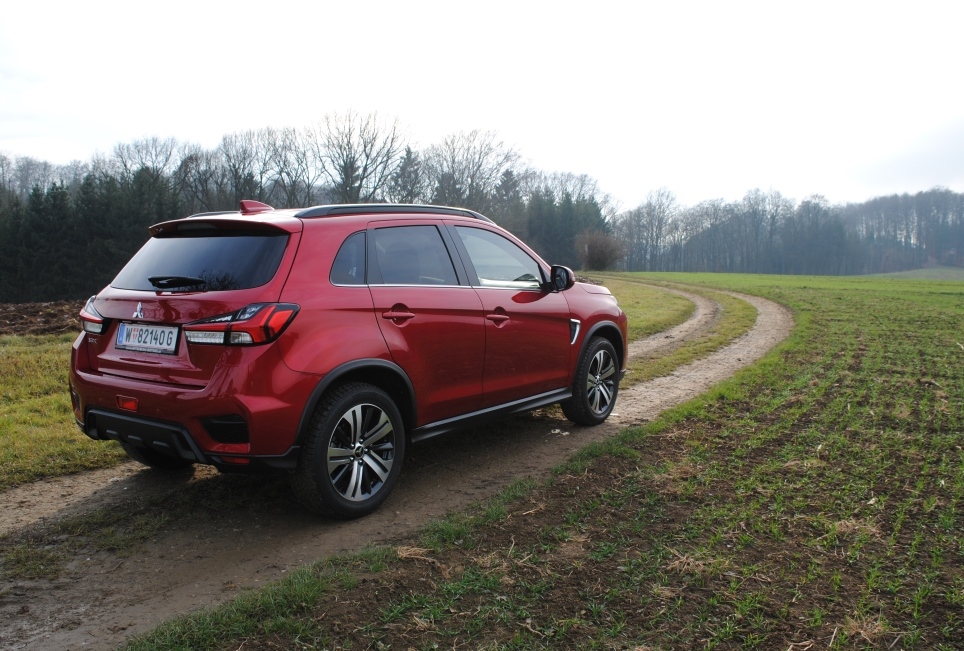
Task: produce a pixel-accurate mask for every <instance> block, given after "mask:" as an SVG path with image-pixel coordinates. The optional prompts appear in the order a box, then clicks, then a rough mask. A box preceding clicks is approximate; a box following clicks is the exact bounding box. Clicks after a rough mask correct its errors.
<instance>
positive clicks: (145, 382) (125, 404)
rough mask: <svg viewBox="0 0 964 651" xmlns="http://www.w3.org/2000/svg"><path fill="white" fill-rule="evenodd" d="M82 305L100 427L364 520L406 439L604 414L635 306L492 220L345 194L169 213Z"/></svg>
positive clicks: (88, 414)
mask: <svg viewBox="0 0 964 651" xmlns="http://www.w3.org/2000/svg"><path fill="white" fill-rule="evenodd" d="M150 233H151V239H150V240H148V241H147V243H146V244H145V245H144V247H143V248H142V249H141V250H140V251H139V252H138V253H137V254H136V255H135V256H134V257H133V258H132V259H131V260H130V262H128V263H127V265H126V266H125V267H124V268H123V269H122V270H121V272H120V273H119V274H118V275H117V277H116V278H115V279H114V280H113V282H111V284H110V285H109V286H108V287H106V288H105V289H104V290H102V291H101V292H100V293H99V294H97V295H96V296H93V297H91V298H90V300H89V301H88V302H87V305H86V307H84V309H83V311H82V312H81V314H80V317H81V324H82V326H83V332H82V333H81V334H80V336H79V337H78V338H77V340H76V341H75V342H74V345H73V353H72V358H71V372H70V393H71V398H72V402H73V410H74V415H75V417H76V419H77V422H78V424H79V425H80V427H81V429H83V431H84V432H85V433H86V434H87V435H88V436H89V437H91V438H93V439H99V440H105V439H112V440H116V441H118V442H119V443H120V444H121V446H123V448H124V450H126V451H127V454H128V455H129V456H130V457H131V458H132V459H135V460H137V461H139V462H141V463H144V464H146V465H148V466H151V467H154V468H159V469H176V468H181V467H184V466H187V465H190V464H193V463H205V464H211V465H213V466H215V467H217V468H218V469H219V470H221V471H270V470H281V471H287V472H289V473H290V474H291V476H292V486H293V488H294V492H295V494H296V495H297V497H298V499H299V500H300V501H301V502H302V503H304V504H305V506H307V507H308V508H310V509H312V510H314V511H318V512H320V513H324V514H327V515H330V516H334V517H340V518H352V517H357V516H361V515H365V514H367V513H370V512H371V511H373V510H374V509H376V508H377V507H378V506H379V504H381V503H382V502H383V501H384V500H385V498H386V497H387V495H388V493H389V492H390V491H391V490H392V488H393V486H394V485H395V483H396V482H397V481H398V476H399V473H400V471H401V466H402V462H403V460H404V458H405V447H406V445H407V444H408V443H409V442H413V441H420V440H423V439H426V438H429V437H431V436H435V435H438V434H442V433H444V432H449V431H451V430H454V429H456V428H460V427H464V426H466V425H468V424H475V423H478V422H479V421H480V420H484V419H488V418H492V417H498V416H503V415H506V414H511V413H514V412H519V411H526V410H530V409H534V408H537V407H542V406H545V405H549V404H552V403H556V402H559V403H561V404H562V409H563V412H564V413H565V414H566V416H567V417H568V418H569V419H571V420H572V421H574V422H575V423H578V424H581V425H595V424H598V423H601V422H602V421H603V420H605V419H606V418H607V417H608V416H609V414H610V412H611V411H612V409H613V405H614V403H615V401H616V392H617V390H618V388H619V380H620V378H621V377H622V375H623V373H624V372H625V364H626V316H625V314H623V312H622V310H620V309H619V307H618V306H617V305H616V300H615V298H613V296H612V295H611V294H610V293H609V291H608V290H607V289H605V288H604V287H600V286H596V285H588V284H582V283H576V282H575V280H574V277H573V274H572V272H571V271H570V270H569V269H567V268H566V267H560V266H553V267H550V266H549V265H547V264H545V263H544V262H543V261H542V260H541V259H540V258H539V256H537V255H536V254H535V253H533V252H532V251H531V250H530V249H529V248H528V247H526V246H525V245H524V244H523V243H522V242H520V241H519V240H518V239H516V238H515V237H513V236H512V235H511V234H509V233H508V232H507V231H505V230H503V229H502V228H500V227H499V226H497V225H495V224H494V223H493V222H492V221H490V220H489V219H487V218H486V217H483V216H482V215H480V214H478V213H475V212H472V211H469V210H463V209H457V208H441V207H435V206H401V205H388V204H378V205H336V206H320V207H315V208H308V209H304V210H274V209H273V208H271V207H270V206H267V205H264V204H261V203H258V202H255V201H242V202H241V210H240V211H239V212H230V213H205V214H200V215H193V216H191V217H188V218H185V219H179V220H176V221H170V222H165V223H162V224H157V225H156V226H153V227H151V229H150Z"/></svg>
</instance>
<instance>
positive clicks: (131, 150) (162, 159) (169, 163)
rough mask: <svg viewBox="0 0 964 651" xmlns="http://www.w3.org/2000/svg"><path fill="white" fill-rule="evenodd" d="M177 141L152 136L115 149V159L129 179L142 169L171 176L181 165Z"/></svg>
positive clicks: (123, 144) (120, 145) (117, 146)
mask: <svg viewBox="0 0 964 651" xmlns="http://www.w3.org/2000/svg"><path fill="white" fill-rule="evenodd" d="M177 149H178V143H177V140H175V139H174V138H163V139H162V138H158V137H157V136H152V137H150V138H144V139H142V140H135V141H133V142H129V143H122V144H119V145H116V146H115V147H114V155H113V158H114V160H115V161H116V163H117V164H118V165H119V167H120V170H121V172H122V173H123V175H124V176H125V177H127V178H131V177H132V176H134V173H135V172H137V171H138V170H140V169H148V170H150V171H151V172H152V173H153V174H154V175H156V176H157V175H170V174H171V173H172V172H173V171H174V169H175V168H176V167H177V165H178V164H179V162H180V161H179V160H178V159H177V156H176V152H177Z"/></svg>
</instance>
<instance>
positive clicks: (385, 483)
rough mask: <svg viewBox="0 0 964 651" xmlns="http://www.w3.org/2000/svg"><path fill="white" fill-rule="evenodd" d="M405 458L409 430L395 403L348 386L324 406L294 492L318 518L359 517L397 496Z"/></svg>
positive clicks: (367, 388) (372, 390)
mask: <svg viewBox="0 0 964 651" xmlns="http://www.w3.org/2000/svg"><path fill="white" fill-rule="evenodd" d="M404 459H405V428H404V425H403V423H402V416H401V414H400V413H399V411H398V408H397V407H396V406H395V403H394V402H392V399H391V398H389V397H388V394H387V393H385V392H384V391H382V390H381V389H379V388H378V387H375V386H372V385H370V384H362V383H359V382H353V383H350V384H344V385H341V386H339V387H337V388H336V389H334V390H333V391H332V392H331V393H329V394H328V395H327V396H325V398H324V399H323V400H322V402H321V404H320V405H319V406H318V409H317V411H316V412H315V415H314V418H312V420H311V425H310V430H309V432H308V434H307V437H306V440H305V443H304V446H303V447H302V449H301V456H300V457H299V459H298V467H297V469H296V470H295V473H294V476H293V477H292V479H291V487H292V490H293V491H294V494H295V497H297V498H298V501H299V502H301V503H302V504H303V505H304V506H305V507H306V508H308V509H309V510H311V511H314V512H315V513H320V514H322V515H326V516H329V517H334V518H338V519H341V520H350V519H352V518H359V517H361V516H364V515H368V514H369V513H371V512H373V511H374V510H375V509H377V508H378V507H379V506H381V504H382V502H384V501H385V499H386V498H387V497H388V495H389V493H391V492H392V489H393V488H395V484H396V483H398V477H399V475H400V474H401V471H402V463H403V461H404Z"/></svg>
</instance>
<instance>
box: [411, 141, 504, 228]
mask: <svg viewBox="0 0 964 651" xmlns="http://www.w3.org/2000/svg"><path fill="white" fill-rule="evenodd" d="M519 158H520V156H519V154H518V152H516V151H515V150H514V149H512V148H511V147H509V146H507V145H506V144H505V143H503V142H502V141H501V140H498V139H497V137H496V135H495V133H494V132H492V131H479V130H477V129H476V130H473V131H469V132H464V131H463V132H460V133H457V134H454V135H451V136H448V137H447V138H445V140H443V141H442V143H441V144H439V145H433V146H431V147H429V148H428V151H427V152H426V155H425V162H426V167H427V168H428V172H429V179H430V183H431V184H432V187H433V192H432V201H433V202H435V203H443V204H449V205H458V206H463V207H466V208H471V209H473V210H478V211H480V212H486V211H487V210H488V208H489V203H490V201H491V198H492V196H493V194H494V192H495V189H496V187H497V186H498V185H499V183H500V182H501V180H502V174H503V172H505V171H508V170H513V169H514V168H515V166H516V165H517V164H518V162H519Z"/></svg>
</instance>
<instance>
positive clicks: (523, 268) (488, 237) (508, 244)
mask: <svg viewBox="0 0 964 651" xmlns="http://www.w3.org/2000/svg"><path fill="white" fill-rule="evenodd" d="M455 230H456V231H457V232H458V234H459V237H460V238H461V239H462V243H463V244H464V245H465V250H466V251H467V252H468V254H469V258H470V259H471V260H472V266H473V267H475V273H476V274H478V276H479V285H481V286H482V287H507V288H512V289H539V288H540V285H541V283H542V271H541V270H540V269H539V264H538V263H537V262H536V261H535V260H533V259H532V258H531V257H529V255H528V254H527V253H526V252H525V251H523V250H522V249H520V248H519V247H518V246H517V245H516V244H515V243H514V242H512V241H510V240H507V239H506V238H504V237H502V236H501V235H498V234H497V233H493V232H492V231H487V230H483V229H481V228H468V227H464V226H457V227H456V228H455Z"/></svg>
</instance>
